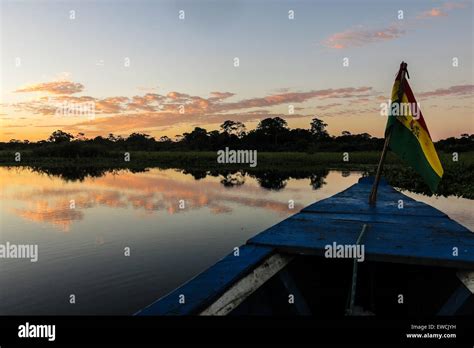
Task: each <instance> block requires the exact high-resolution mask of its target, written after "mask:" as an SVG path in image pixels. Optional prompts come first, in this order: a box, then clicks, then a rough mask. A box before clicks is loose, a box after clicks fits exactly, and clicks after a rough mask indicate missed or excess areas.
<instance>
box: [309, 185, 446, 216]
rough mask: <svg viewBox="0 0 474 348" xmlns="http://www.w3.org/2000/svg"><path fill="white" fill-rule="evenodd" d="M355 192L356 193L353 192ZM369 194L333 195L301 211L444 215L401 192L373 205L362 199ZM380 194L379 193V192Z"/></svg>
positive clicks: (365, 192) (366, 192)
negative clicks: (357, 195) (401, 205)
mask: <svg viewBox="0 0 474 348" xmlns="http://www.w3.org/2000/svg"><path fill="white" fill-rule="evenodd" d="M354 194H356V193H354ZM368 194H369V191H368V190H367V191H364V192H363V193H361V194H360V196H359V197H345V196H334V197H331V198H327V199H324V200H322V201H320V202H317V203H314V204H311V205H310V206H308V207H306V208H304V209H303V210H302V212H311V213H359V214H371V215H375V214H377V215H380V214H387V215H404V216H425V217H445V216H446V214H444V213H443V212H441V211H439V210H437V209H435V208H433V207H431V206H429V205H427V204H424V203H421V202H417V201H414V200H412V199H411V198H409V197H408V196H405V195H403V194H401V193H398V194H392V195H391V196H392V197H385V199H383V200H382V199H380V200H378V201H377V204H376V205H375V206H370V205H369V204H368V203H367V202H365V201H364V200H363V199H365V198H366V196H367V195H368ZM379 194H380V193H379ZM399 200H402V201H403V209H399Z"/></svg>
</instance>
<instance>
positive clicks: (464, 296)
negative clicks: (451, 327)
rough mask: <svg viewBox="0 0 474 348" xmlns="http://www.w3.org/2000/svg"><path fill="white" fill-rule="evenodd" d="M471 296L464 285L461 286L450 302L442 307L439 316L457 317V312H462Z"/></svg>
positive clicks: (455, 291) (450, 298)
mask: <svg viewBox="0 0 474 348" xmlns="http://www.w3.org/2000/svg"><path fill="white" fill-rule="evenodd" d="M471 296H472V293H471V292H470V291H469V290H468V289H467V288H466V287H465V286H464V285H463V284H460V285H459V287H458V288H457V289H456V290H454V292H453V293H452V295H451V296H450V297H449V299H448V301H446V303H445V304H444V305H443V307H441V309H440V310H439V312H438V315H456V313H457V312H459V311H460V310H462V308H463V306H464V305H465V304H466V302H467V301H468V300H469V298H470V297H471Z"/></svg>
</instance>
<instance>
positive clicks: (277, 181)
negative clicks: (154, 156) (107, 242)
mask: <svg viewBox="0 0 474 348" xmlns="http://www.w3.org/2000/svg"><path fill="white" fill-rule="evenodd" d="M31 169H32V170H33V171H35V172H37V173H42V174H46V175H51V176H56V177H59V178H61V179H62V180H64V181H80V182H81V181H84V180H85V179H86V178H98V177H101V176H104V175H106V174H108V173H112V174H117V175H118V174H120V173H121V172H123V171H128V172H131V173H141V172H145V171H148V170H149V168H145V167H129V168H109V167H96V166H94V167H88V166H80V167H70V166H68V167H55V166H53V167H47V166H35V167H31ZM175 169H176V170H177V171H178V172H181V173H183V174H185V175H191V176H192V177H193V178H194V179H196V180H201V179H205V178H206V177H208V176H212V177H216V178H220V183H221V184H222V185H223V186H225V187H236V186H241V185H243V184H245V179H246V177H252V178H254V179H255V180H256V181H257V182H258V183H259V185H260V187H262V188H264V189H267V190H273V191H279V190H282V189H284V188H285V187H286V185H287V183H288V180H290V179H309V180H310V186H311V187H312V188H313V189H314V190H317V189H319V188H321V187H322V186H324V185H325V184H326V182H325V181H324V179H325V178H326V176H327V175H328V174H329V170H328V169H325V168H321V169H312V170H298V169H284V168H282V169H281V170H275V169H273V170H256V169H251V170H236V169H232V170H229V169H222V170H220V169H212V170H204V169H190V168H184V169H182V168H175Z"/></svg>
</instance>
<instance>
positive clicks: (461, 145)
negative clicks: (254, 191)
mask: <svg viewBox="0 0 474 348" xmlns="http://www.w3.org/2000/svg"><path fill="white" fill-rule="evenodd" d="M326 127H327V124H326V123H325V122H323V121H322V120H320V119H318V118H313V119H312V120H311V123H310V125H309V129H301V128H296V129H290V128H289V127H288V124H287V122H286V121H285V120H284V119H282V118H280V117H274V118H266V119H264V120H262V121H261V122H260V123H259V124H258V126H257V127H256V128H255V129H253V130H250V131H248V130H247V129H246V127H245V125H244V124H243V123H242V122H239V121H232V120H227V121H225V122H223V123H222V124H221V125H220V127H219V130H213V131H207V130H206V129H204V128H201V127H195V128H194V130H193V131H191V132H189V133H183V134H180V135H176V136H175V138H174V139H170V138H169V137H167V136H163V137H161V138H159V139H155V138H154V137H152V136H150V135H148V134H145V133H132V134H130V135H129V136H128V137H126V138H125V137H122V136H116V135H114V134H109V135H108V136H107V137H103V136H97V137H94V138H87V137H86V135H85V134H84V133H78V134H77V135H75V136H74V135H72V134H70V133H67V132H64V131H62V130H56V131H54V132H53V133H52V134H51V135H50V136H49V138H48V139H46V140H41V141H37V142H29V141H27V140H25V141H20V140H15V139H12V140H10V141H9V142H6V143H5V142H3V143H0V150H32V151H34V153H35V154H36V155H39V156H58V157H82V156H83V157H97V156H102V155H104V154H106V153H107V152H109V151H130V150H132V151H217V150H220V149H223V148H225V147H229V148H232V149H252V150H258V151H269V152H272V151H275V152H278V151H288V152H292V151H296V152H309V153H311V152H318V151H328V152H340V151H371V150H381V149H382V146H383V142H384V139H382V138H377V137H372V136H371V135H370V134H368V133H362V134H351V133H350V132H348V131H343V132H342V134H341V135H340V136H330V135H329V134H328V132H327V130H326ZM473 145H474V135H468V134H462V135H461V137H460V138H454V137H451V138H447V139H443V140H440V141H438V142H437V143H436V147H437V149H438V150H443V151H459V152H462V151H471V150H473V149H474V146H473Z"/></svg>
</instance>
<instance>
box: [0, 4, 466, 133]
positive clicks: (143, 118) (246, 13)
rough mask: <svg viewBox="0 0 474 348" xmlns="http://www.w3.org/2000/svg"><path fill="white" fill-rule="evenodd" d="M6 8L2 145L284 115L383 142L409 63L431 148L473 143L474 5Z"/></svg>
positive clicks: (300, 124) (249, 122)
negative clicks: (467, 136)
mask: <svg viewBox="0 0 474 348" xmlns="http://www.w3.org/2000/svg"><path fill="white" fill-rule="evenodd" d="M0 4H1V7H0V19H1V21H0V36H1V41H0V50H1V52H0V57H1V65H0V68H1V71H0V76H1V79H0V83H1V85H0V89H1V93H0V96H1V100H0V103H1V110H0V141H8V140H10V139H19V140H30V141H35V140H40V139H46V138H47V137H48V136H49V134H51V133H52V132H53V131H54V130H56V129H62V130H64V131H68V132H70V133H72V134H73V135H76V134H78V133H84V134H85V136H86V137H95V136H97V135H102V136H107V135H108V134H109V133H113V134H115V135H122V136H127V135H129V134H130V133H132V132H143V133H147V134H150V135H152V136H154V137H156V138H159V137H161V136H168V137H170V138H173V137H174V136H175V135H177V134H182V133H183V132H189V131H191V130H192V129H193V128H194V127H197V126H198V127H203V128H206V129H207V130H214V129H218V128H219V125H220V124H221V123H222V122H223V121H225V120H227V119H232V120H237V121H242V122H244V123H245V124H246V126H247V128H248V129H253V128H254V127H255V126H256V125H257V124H258V122H259V121H260V120H262V119H264V118H267V117H276V116H279V117H282V118H284V119H285V120H287V122H288V125H289V126H290V127H291V128H309V123H310V121H311V119H312V118H313V117H318V118H320V119H322V120H324V121H325V122H326V123H327V124H328V131H329V133H330V134H332V135H339V134H340V133H341V132H342V131H350V132H352V133H369V134H371V135H374V136H379V137H381V136H383V131H384V128H385V123H386V118H385V117H384V116H382V115H381V112H380V111H381V109H382V108H381V106H380V104H381V103H386V102H387V101H388V98H389V96H390V91H391V88H392V84H393V81H394V78H395V74H396V72H397V70H398V67H399V64H400V62H401V61H402V60H403V61H406V62H407V63H408V71H409V73H410V80H409V83H410V85H411V87H412V90H413V91H414V93H415V97H416V98H417V100H418V102H419V103H420V107H421V110H422V111H423V115H424V117H425V121H426V123H427V125H428V128H429V130H430V133H431V136H432V138H433V140H439V139H442V138H446V137H450V136H459V135H460V134H462V133H474V118H473V110H474V105H473V100H474V84H473V79H474V72H473V52H474V49H473V48H474V47H473V1H472V0H467V1H448V2H446V1H421V0H420V1H398V0H397V1H393V0H385V1H375V0H371V1H368V0H365V1H364V0H362V1H349V0H346V1H342V0H333V1H288V0H279V1H276V0H253V1H248V0H238V1H231V0H227V1H225V0H223V1H222V0H221V1H217V0H215V1H208V0H200V1H160V0H158V1H146V0H137V1H130V0H127V1H107V0H95V1H87V0H86V1H56V0H55V1H52V0H38V1H9V0H0ZM181 11H184V12H181ZM400 11H402V12H400ZM183 15H184V18H183ZM237 60H238V64H236V62H237ZM345 62H348V64H344V63H345ZM236 65H237V66H236Z"/></svg>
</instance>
